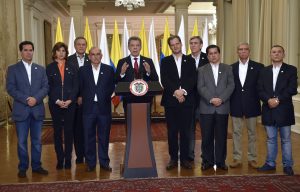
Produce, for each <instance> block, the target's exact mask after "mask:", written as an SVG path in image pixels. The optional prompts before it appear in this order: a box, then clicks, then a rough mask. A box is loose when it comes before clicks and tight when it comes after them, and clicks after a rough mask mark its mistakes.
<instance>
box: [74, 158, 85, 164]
mask: <svg viewBox="0 0 300 192" xmlns="http://www.w3.org/2000/svg"><path fill="white" fill-rule="evenodd" d="M81 163H84V161H83V159H76V164H81Z"/></svg>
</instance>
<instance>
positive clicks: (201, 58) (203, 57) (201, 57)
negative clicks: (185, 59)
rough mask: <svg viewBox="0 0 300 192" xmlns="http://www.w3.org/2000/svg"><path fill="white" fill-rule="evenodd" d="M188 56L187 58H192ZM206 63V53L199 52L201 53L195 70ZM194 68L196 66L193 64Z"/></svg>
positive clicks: (190, 55)
mask: <svg viewBox="0 0 300 192" xmlns="http://www.w3.org/2000/svg"><path fill="white" fill-rule="evenodd" d="M188 56H189V57H192V54H189V55H188ZM192 58H193V57H192ZM207 63H209V61H208V58H207V55H206V53H203V52H201V53H200V58H199V64H198V68H197V70H198V69H199V68H200V67H202V66H204V65H205V64H207ZM195 66H196V64H195Z"/></svg>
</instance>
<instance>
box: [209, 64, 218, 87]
mask: <svg viewBox="0 0 300 192" xmlns="http://www.w3.org/2000/svg"><path fill="white" fill-rule="evenodd" d="M210 66H211V68H212V72H213V75H214V79H215V85H216V86H217V85H218V75H219V64H211V63H210Z"/></svg>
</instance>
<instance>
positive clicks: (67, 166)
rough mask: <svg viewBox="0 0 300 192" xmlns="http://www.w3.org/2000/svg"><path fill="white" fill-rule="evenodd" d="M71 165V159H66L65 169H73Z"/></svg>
mask: <svg viewBox="0 0 300 192" xmlns="http://www.w3.org/2000/svg"><path fill="white" fill-rule="evenodd" d="M71 167H72V164H71V161H66V162H65V169H71Z"/></svg>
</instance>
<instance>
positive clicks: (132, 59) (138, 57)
mask: <svg viewBox="0 0 300 192" xmlns="http://www.w3.org/2000/svg"><path fill="white" fill-rule="evenodd" d="M134 58H137V60H136V61H137V63H138V67H139V68H140V56H137V57H134V56H132V55H130V59H131V65H132V68H133V69H134V62H135V60H134Z"/></svg>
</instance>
